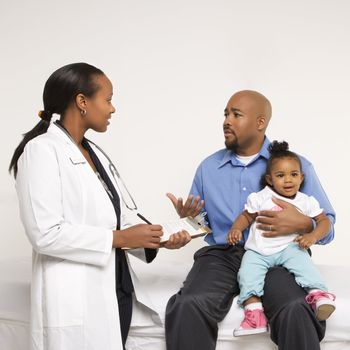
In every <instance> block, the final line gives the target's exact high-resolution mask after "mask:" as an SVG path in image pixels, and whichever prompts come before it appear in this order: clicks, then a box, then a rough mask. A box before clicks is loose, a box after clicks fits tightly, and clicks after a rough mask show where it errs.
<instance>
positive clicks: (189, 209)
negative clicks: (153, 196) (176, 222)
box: [166, 193, 204, 218]
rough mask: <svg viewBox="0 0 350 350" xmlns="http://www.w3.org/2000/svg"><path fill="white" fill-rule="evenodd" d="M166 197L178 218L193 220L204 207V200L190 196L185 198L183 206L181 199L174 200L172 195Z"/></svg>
mask: <svg viewBox="0 0 350 350" xmlns="http://www.w3.org/2000/svg"><path fill="white" fill-rule="evenodd" d="M166 195H167V197H168V198H169V199H170V200H171V202H172V203H173V206H174V208H175V210H176V212H177V213H178V215H179V216H180V218H185V217H186V216H192V217H193V218H194V217H195V216H197V215H198V214H199V213H200V212H201V210H202V208H203V207H204V200H201V198H200V197H199V196H196V197H194V196H193V195H192V194H190V195H189V196H188V197H187V199H186V202H185V204H183V199H182V198H181V197H179V198H176V197H175V196H174V195H173V194H172V193H167V194H166Z"/></svg>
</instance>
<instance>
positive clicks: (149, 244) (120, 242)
mask: <svg viewBox="0 0 350 350" xmlns="http://www.w3.org/2000/svg"><path fill="white" fill-rule="evenodd" d="M162 235H163V231H162V226H160V225H148V224H138V225H134V226H130V227H128V228H126V229H124V230H115V231H113V247H114V248H159V247H160V237H161V236H162Z"/></svg>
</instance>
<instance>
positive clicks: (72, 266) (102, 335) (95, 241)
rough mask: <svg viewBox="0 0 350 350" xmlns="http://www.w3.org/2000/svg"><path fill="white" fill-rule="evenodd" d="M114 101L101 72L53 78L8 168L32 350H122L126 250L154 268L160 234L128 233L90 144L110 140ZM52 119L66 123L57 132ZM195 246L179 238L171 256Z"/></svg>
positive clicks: (59, 73) (118, 199)
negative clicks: (91, 134) (27, 288)
mask: <svg viewBox="0 0 350 350" xmlns="http://www.w3.org/2000/svg"><path fill="white" fill-rule="evenodd" d="M112 95H113V87H112V84H111V82H110V81H109V79H108V78H107V77H106V75H105V74H104V73H103V72H102V71H101V70H99V69H98V68H96V67H93V66H91V65H89V64H86V63H74V64H69V65H66V66H64V67H62V68H60V69H58V70H56V71H55V72H54V73H53V74H52V75H51V76H50V77H49V79H48V80H47V82H46V84H45V88H44V93H43V102H44V110H43V111H41V112H39V116H40V118H41V121H40V122H39V123H38V124H37V125H36V126H35V127H34V128H33V129H32V130H31V131H29V132H28V133H26V134H25V136H24V138H23V140H22V142H21V143H20V144H19V146H18V147H17V148H16V150H15V152H14V155H13V158H12V160H11V163H10V171H11V170H13V172H14V176H15V178H16V189H17V193H18V198H19V204H20V214H21V220H22V222H23V225H24V227H25V231H26V234H27V236H28V238H29V240H30V242H31V244H32V246H33V268H32V290H31V292H32V293H31V339H30V342H31V349H32V350H62V349H65V350H77V349H79V350H101V349H103V350H117V349H123V348H124V347H125V341H126V338H127V334H128V330H129V326H130V322H131V312H132V294H133V292H134V291H137V286H136V284H135V282H134V283H133V282H132V278H131V276H130V269H129V267H128V264H127V258H126V256H125V252H124V250H122V249H121V248H123V247H129V248H145V249H144V256H145V260H146V261H147V262H149V261H151V260H152V259H153V258H154V257H155V255H156V249H157V248H159V247H160V236H161V235H162V227H161V226H159V225H147V224H138V225H134V226H129V227H127V226H126V223H125V215H124V209H125V205H124V200H123V193H122V192H121V191H120V188H121V185H122V184H121V183H118V180H116V179H115V176H113V174H112V173H111V170H110V169H109V168H108V161H107V160H108V159H107V158H106V156H105V155H104V153H102V152H101V150H100V149H99V148H98V147H97V146H96V145H95V144H93V143H92V142H91V141H89V140H87V139H86V138H85V137H84V135H85V132H86V131H87V130H89V129H92V130H94V131H97V132H105V131H106V130H107V127H108V125H109V120H110V118H111V116H112V114H113V113H114V112H115V108H114V106H113V105H112ZM54 113H55V114H58V115H60V119H59V120H57V121H56V122H51V117H52V115H53V114H54ZM189 240H190V237H189V235H188V234H187V233H186V232H180V233H177V234H174V235H172V237H171V239H170V240H169V241H168V243H167V244H166V247H167V248H179V247H181V246H183V245H185V244H186V243H187V242H188V241H189ZM131 274H132V272H131ZM136 294H137V296H139V295H142V291H141V292H140V293H139V292H138V291H137V293H136Z"/></svg>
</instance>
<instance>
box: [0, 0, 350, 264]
mask: <svg viewBox="0 0 350 350" xmlns="http://www.w3.org/2000/svg"><path fill="white" fill-rule="evenodd" d="M349 14H350V3H349V2H348V1H347V0H337V1H334V0H309V1H301V0H295V1H281V0H265V1H260V0H255V1H254V0H250V1H249V0H248V1H234V0H215V1H214V0H212V1H209V0H207V1H205V0H177V1H170V0H168V1H166V0H162V1H161V0H148V1H136V0H128V1H112V0H111V1H107V0H100V1H89V0H84V1H80V0H76V1H72V0H61V1H48V0H37V1H35V0H32V1H24V0H21V1H16V0H14V1H11V2H10V1H4V0H1V2H0V33H1V34H0V35H1V40H0V42H1V55H0V60H1V65H0V89H1V90H0V99H1V124H2V137H1V138H0V149H1V153H0V160H1V172H0V195H1V197H0V198H1V201H0V215H1V228H2V229H1V244H0V256H1V257H4V258H7V257H17V256H23V255H29V254H30V246H29V244H28V243H27V239H26V237H25V235H24V232H23V229H22V226H21V224H20V222H19V217H18V209H17V198H16V194H15V190H14V181H13V179H12V178H11V177H10V176H9V174H8V172H7V167H8V164H9V161H10V158H11V156H12V152H13V150H14V148H15V147H16V146H17V144H18V142H19V141H20V139H21V136H20V135H21V134H22V133H24V132H26V131H28V130H29V129H30V128H32V127H33V126H34V124H35V123H36V122H37V121H38V118H37V117H36V114H37V111H38V110H40V109H41V108H42V100H41V94H42V89H43V85H44V83H45V81H46V79H47V78H48V76H49V75H50V74H51V73H52V72H53V71H54V70H55V69H57V68H58V67H60V66H62V65H64V64H67V63H71V62H77V61H85V62H89V63H91V64H94V65H96V66H98V67H100V68H101V69H102V70H104V71H105V72H106V74H107V75H108V76H109V77H110V79H111V80H112V82H113V83H114V90H115V98H114V103H115V105H116V107H117V113H116V114H115V115H114V117H113V120H112V123H111V126H110V128H109V130H108V132H107V133H105V134H90V135H89V136H90V137H91V138H93V139H94V140H95V141H97V142H98V143H99V144H100V145H101V146H102V147H103V148H104V149H105V150H106V151H108V153H109V155H110V156H111V157H112V158H113V159H114V160H115V163H116V164H117V166H118V168H119V170H120V172H121V173H122V176H123V177H124V179H125V180H126V182H127V184H128V186H129V188H130V190H131V191H132V193H133V195H134V197H135V199H136V201H137V203H138V205H139V208H140V212H141V213H143V214H144V215H145V216H147V217H149V218H150V219H151V220H152V221H154V222H161V221H164V220H167V219H172V218H175V217H176V215H175V212H174V210H173V209H172V206H171V203H170V202H169V201H168V200H167V199H166V197H165V193H166V192H168V191H173V192H174V193H175V194H177V195H181V196H186V195H187V192H188V190H189V187H190V184H191V181H192V177H193V175H194V172H195V169H196V167H197V165H198V164H199V162H200V161H201V160H202V159H203V158H204V157H206V156H207V155H209V154H210V153H212V152H214V151H216V150H217V149H219V148H222V147H223V135H222V122H223V110H224V107H225V105H226V102H227V99H228V98H229V97H230V96H231V94H232V93H234V92H235V91H237V90H240V89H256V90H258V91H260V92H262V93H263V94H265V95H266V96H267V97H268V98H269V99H270V100H271V102H272V105H273V119H272V121H271V124H270V127H269V130H268V136H269V137H270V139H285V140H287V141H288V142H289V143H290V146H291V148H292V149H293V150H295V151H297V152H299V153H302V154H304V155H306V156H307V157H308V158H309V159H310V160H312V161H313V163H314V165H315V168H316V170H317V172H318V174H319V177H320V179H321V181H322V183H323V185H324V188H325V190H326V191H327V193H328V195H329V197H330V199H331V201H332V203H333V205H334V207H335V209H336V211H337V215H338V220H337V225H336V239H335V240H334V241H333V242H332V243H331V244H329V245H328V246H325V247H315V248H314V249H313V252H314V260H315V261H316V262H318V263H322V264H338V265H340V264H341V265H349V264H350V263H349V259H348V258H347V256H348V245H349V243H350V238H349V232H348V225H347V219H346V217H347V215H349V214H348V198H349V195H350V191H349V185H348V183H349V182H348V174H347V172H346V170H347V168H348V167H347V165H346V162H347V161H346V159H347V158H348V155H347V153H348V152H346V151H348V150H349V146H350V142H349V136H348V132H349V126H350V122H349V100H350V88H349V81H350V65H349V62H350V44H349V35H350V22H349ZM200 245H202V240H201V239H198V240H196V241H193V242H191V243H190V244H189V245H188V246H187V247H185V248H184V249H182V250H180V251H176V252H169V251H163V252H162V253H161V259H165V258H170V259H187V258H188V259H189V258H190V257H191V255H192V253H193V251H194V250H195V249H197V247H199V246H200Z"/></svg>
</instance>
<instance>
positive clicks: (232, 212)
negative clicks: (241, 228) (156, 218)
mask: <svg viewBox="0 0 350 350" xmlns="http://www.w3.org/2000/svg"><path fill="white" fill-rule="evenodd" d="M269 144H270V141H269V140H268V139H267V138H265V140H264V144H263V146H262V148H261V150H260V152H259V154H258V155H257V156H256V158H255V159H254V160H253V161H252V162H250V163H249V164H248V165H244V164H242V163H241V162H240V161H239V160H237V158H236V156H235V154H234V152H233V151H230V150H227V149H222V150H220V151H218V152H216V153H214V154H212V155H211V156H209V157H208V158H206V159H205V160H204V161H203V162H202V163H201V164H200V165H199V167H198V169H197V172H196V175H195V178H194V180H193V184H192V187H191V192H190V193H191V194H193V195H194V196H196V195H199V196H200V197H201V199H204V208H203V211H205V212H206V213H207V216H206V218H207V221H208V223H209V225H210V227H211V229H212V231H213V233H212V234H209V235H207V236H206V238H205V240H206V241H207V242H208V243H209V244H210V245H213V244H227V240H226V237H227V234H228V232H229V230H230V228H231V225H232V223H233V221H234V220H235V219H236V218H237V216H238V215H239V214H240V213H241V212H242V211H243V210H244V205H245V203H246V201H247V197H248V196H249V194H250V193H252V192H258V191H259V190H260V189H261V186H260V179H261V177H262V176H263V175H264V174H265V171H266V163H267V159H268V158H269V157H270V153H269V151H268V145H269ZM299 157H300V159H301V162H302V171H303V173H304V174H305V180H304V184H303V187H302V188H301V191H302V192H304V193H305V194H307V195H309V196H313V197H315V198H316V199H317V200H318V201H319V203H320V206H321V208H323V210H324V212H325V213H326V215H327V216H328V218H329V219H330V220H331V222H332V228H331V230H330V232H329V234H328V235H327V236H326V237H324V238H323V239H322V240H320V241H319V242H318V243H319V244H326V243H329V242H330V241H331V240H332V239H333V237H334V229H333V224H334V222H335V212H334V209H333V208H332V205H331V204H330V202H329V200H328V198H327V195H326V193H325V192H324V190H323V188H322V186H321V183H320V181H319V179H318V177H317V175H316V172H315V170H314V168H313V166H312V164H311V163H310V162H309V161H308V160H307V159H305V158H304V157H302V156H299ZM248 234H249V229H247V230H245V232H244V242H245V241H246V239H247V236H248ZM244 242H240V244H241V245H244Z"/></svg>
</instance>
